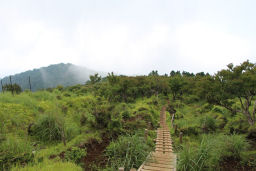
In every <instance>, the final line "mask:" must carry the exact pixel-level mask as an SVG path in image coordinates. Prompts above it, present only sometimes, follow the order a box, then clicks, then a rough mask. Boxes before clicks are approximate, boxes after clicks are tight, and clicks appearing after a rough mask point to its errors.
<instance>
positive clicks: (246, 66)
mask: <svg viewBox="0 0 256 171" xmlns="http://www.w3.org/2000/svg"><path fill="white" fill-rule="evenodd" d="M216 78H217V80H219V82H220V83H221V88H222V90H223V92H224V94H223V96H224V98H223V100H228V99H230V98H238V99H239V101H240V107H241V109H240V110H237V111H238V112H241V113H243V114H244V115H245V116H246V117H247V120H248V123H249V125H254V124H255V112H256V100H255V101H254V104H253V109H252V110H250V107H251V106H252V101H253V98H254V96H255V95H256V65H255V64H253V63H250V62H249V61H245V62H243V63H242V64H241V65H238V66H236V67H234V65H233V64H229V65H228V69H226V70H221V71H220V72H218V74H217V75H216Z"/></svg>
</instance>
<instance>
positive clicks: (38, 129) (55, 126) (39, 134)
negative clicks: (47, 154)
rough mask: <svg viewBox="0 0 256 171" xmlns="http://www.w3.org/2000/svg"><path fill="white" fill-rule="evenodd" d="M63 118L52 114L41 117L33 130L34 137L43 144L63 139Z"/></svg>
mask: <svg viewBox="0 0 256 171" xmlns="http://www.w3.org/2000/svg"><path fill="white" fill-rule="evenodd" d="M62 122H63V121H62V118H60V117H57V116H55V115H52V114H47V115H41V116H40V118H39V119H38V121H37V122H36V123H35V125H34V126H33V129H32V135H34V136H35V137H36V138H37V139H38V140H40V141H43V142H54V141H60V140H61V139H62V131H63V129H64V128H63V124H62Z"/></svg>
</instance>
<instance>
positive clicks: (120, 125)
mask: <svg viewBox="0 0 256 171" xmlns="http://www.w3.org/2000/svg"><path fill="white" fill-rule="evenodd" d="M255 95H256V66H255V64H252V63H250V62H249V61H246V62H244V63H242V64H241V65H238V66H233V65H232V64H230V65H228V69H224V70H221V71H219V72H218V73H217V74H215V75H209V74H207V73H203V72H200V73H197V74H193V73H189V72H186V71H183V72H179V71H171V72H170V74H169V75H167V74H165V75H159V74H158V72H157V71H152V72H151V73H150V74H149V75H148V76H136V77H128V76H117V75H115V74H114V73H109V74H108V76H107V77H104V78H101V77H100V76H99V75H97V74H95V75H92V76H90V80H89V81H88V82H86V83H85V84H83V85H75V86H70V87H64V86H61V85H60V86H57V87H56V88H49V89H47V90H40V91H36V92H30V91H23V92H21V93H14V94H13V95H12V93H11V90H8V89H6V91H5V92H4V93H1V94H0V118H1V120H0V154H1V155H0V167H1V170H21V169H22V168H23V169H24V170H64V168H65V170H81V169H82V168H84V169H87V170H88V169H91V170H113V169H117V168H118V167H125V169H126V170H129V169H130V168H133V167H134V168H138V167H139V166H140V165H141V164H142V162H143V161H144V160H145V158H146V156H147V155H148V154H149V152H150V151H151V150H152V149H153V148H154V141H153V139H154V138H155V136H156V135H155V132H154V130H156V128H157V127H158V126H159V125H158V121H159V113H160V109H161V107H162V106H163V105H167V118H168V125H169V126H170V129H171V133H172V139H173V143H174V150H175V152H176V153H177V154H178V164H177V166H178V169H179V170H225V169H226V170H228V169H230V168H233V169H234V168H236V169H238V170H239V169H240V170H242V169H245V170H250V169H251V170H253V169H255V167H256V160H255V158H256V152H255V151H256V146H255V139H256V125H255V111H256V109H255V108H256V107H255V106H256V105H255V103H256V101H255V100H256V99H255ZM171 120H172V121H171ZM145 129H147V130H148V136H145V135H144V131H145ZM180 132H182V135H183V138H182V143H181V142H180V137H179V135H180Z"/></svg>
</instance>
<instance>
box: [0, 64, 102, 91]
mask: <svg viewBox="0 0 256 171" xmlns="http://www.w3.org/2000/svg"><path fill="white" fill-rule="evenodd" d="M95 73H99V74H100V75H102V76H104V75H106V74H105V73H103V72H97V71H94V70H91V69H88V68H86V67H82V66H77V65H73V64H70V63H68V64H64V63H60V64H55V65H50V66H47V67H42V68H39V69H34V70H29V71H25V72H22V73H19V74H15V75H13V76H11V78H12V83H17V84H19V85H20V86H21V88H22V89H23V90H25V89H29V77H30V80H31V87H32V90H33V91H35V90H38V89H44V88H50V87H56V86H58V85H63V86H70V85H75V84H84V83H85V82H86V81H87V80H88V79H89V76H90V75H93V74H95ZM2 83H3V84H9V83H10V79H9V76H7V77H4V78H3V79H2ZM0 89H1V87H0Z"/></svg>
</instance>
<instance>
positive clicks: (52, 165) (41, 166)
mask: <svg viewBox="0 0 256 171" xmlns="http://www.w3.org/2000/svg"><path fill="white" fill-rule="evenodd" d="M37 170H40V171H64V170H65V171H82V170H83V169H82V168H81V167H80V166H78V165H76V164H75V163H71V162H61V161H52V160H44V161H43V162H41V163H36V164H29V165H26V166H25V167H22V166H21V165H17V166H14V167H13V168H12V169H11V171H37Z"/></svg>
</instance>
